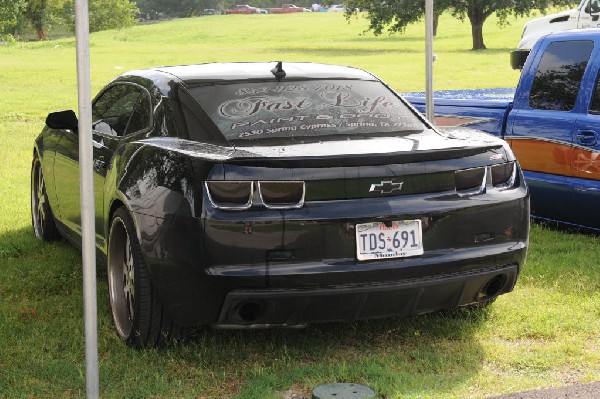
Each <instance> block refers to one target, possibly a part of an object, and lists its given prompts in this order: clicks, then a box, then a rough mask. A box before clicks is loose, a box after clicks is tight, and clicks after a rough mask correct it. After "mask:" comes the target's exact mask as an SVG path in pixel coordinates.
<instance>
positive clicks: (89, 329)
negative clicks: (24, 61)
mask: <svg viewBox="0 0 600 399" xmlns="http://www.w3.org/2000/svg"><path fill="white" fill-rule="evenodd" d="M75 35H76V43H77V87H78V93H79V96H78V98H79V182H80V190H81V197H80V198H81V236H82V237H81V240H82V259H83V305H84V319H85V377H86V396H87V398H90V399H95V398H98V396H99V383H98V381H99V378H98V314H97V302H96V226H95V218H94V213H95V211H94V172H93V170H92V158H93V148H92V96H91V91H92V89H91V77H90V30H89V14H88V0H75Z"/></svg>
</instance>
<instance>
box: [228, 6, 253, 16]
mask: <svg viewBox="0 0 600 399" xmlns="http://www.w3.org/2000/svg"><path fill="white" fill-rule="evenodd" d="M223 14H226V15H227V14H260V9H259V8H256V7H252V6H249V5H248V4H239V5H237V6H235V7H233V8H228V9H226V10H225V11H223Z"/></svg>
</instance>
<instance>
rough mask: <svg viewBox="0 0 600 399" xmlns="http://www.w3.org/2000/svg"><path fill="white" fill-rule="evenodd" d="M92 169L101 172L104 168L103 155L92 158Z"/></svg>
mask: <svg viewBox="0 0 600 399" xmlns="http://www.w3.org/2000/svg"><path fill="white" fill-rule="evenodd" d="M94 169H96V172H103V171H104V169H106V162H104V157H99V158H98V159H94Z"/></svg>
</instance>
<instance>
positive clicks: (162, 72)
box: [31, 62, 529, 347]
mask: <svg viewBox="0 0 600 399" xmlns="http://www.w3.org/2000/svg"><path fill="white" fill-rule="evenodd" d="M92 120H93V122H92V129H93V132H92V136H93V137H92V139H93V168H94V176H93V179H94V184H93V186H94V189H95V198H96V202H95V203H96V207H95V211H96V215H95V219H94V220H95V223H96V237H95V242H96V248H97V252H98V254H99V255H98V262H99V264H100V265H104V264H106V265H107V280H108V288H109V289H108V291H109V293H108V294H109V295H108V296H109V302H110V308H111V311H112V316H113V320H114V324H115V328H116V331H117V333H118V335H119V336H120V338H121V339H122V340H123V341H125V342H126V343H127V344H128V345H132V346H136V347H143V346H152V345H159V344H160V343H163V342H165V340H168V339H169V338H177V337H179V336H180V334H181V332H182V328H183V327H187V326H194V325H210V326H214V327H220V328H261V327H262V328H264V327H272V326H280V327H301V326H304V325H306V324H308V323H317V322H327V321H337V322H339V321H354V320H359V319H369V318H381V317H389V316H393V315H396V316H404V317H406V316H409V315H413V314H421V313H426V312H433V311H436V310H440V309H449V308H454V307H458V306H466V305H471V304H482V305H483V304H487V303H490V302H491V301H493V300H494V299H495V298H496V297H497V296H498V295H501V294H505V293H507V292H510V291H511V290H512V289H513V287H514V285H515V283H516V281H517V278H518V276H519V274H520V272H521V270H522V266H523V262H524V260H525V255H526V253H527V245H528V237H529V193H528V190H527V186H526V185H525V183H524V179H523V176H522V174H521V170H520V168H519V165H518V164H517V162H516V161H515V157H514V155H513V153H512V151H511V150H510V148H509V147H508V145H507V144H506V142H504V141H503V140H500V139H499V138H496V137H492V136H490V135H487V134H485V133H478V134H473V135H470V136H469V135H466V134H465V133H464V132H462V131H461V130H460V129H456V130H455V131H453V132H452V133H444V132H440V131H438V130H437V129H435V128H434V127H433V126H431V124H430V123H429V122H428V121H426V120H425V119H424V118H423V117H422V116H421V115H420V114H419V113H418V112H416V111H415V110H414V109H413V108H412V107H410V106H409V104H408V103H407V102H406V101H405V100H403V99H402V98H401V97H400V96H399V95H398V94H397V93H395V92H394V91H393V90H392V89H390V88H389V87H388V86H386V85H385V84H384V83H383V82H381V81H380V80H379V79H378V78H376V77H375V76H373V75H372V74H370V73H368V72H365V71H362V70H360V69H355V68H350V67H342V66H335V65H323V64H311V63H287V64H286V63H281V62H280V63H277V64H274V63H220V64H204V65H187V66H170V67H159V68H153V69H149V70H141V71H131V72H128V73H125V74H123V75H121V76H119V77H117V78H116V79H115V80H114V81H112V82H110V83H109V84H108V85H107V86H106V87H105V88H104V89H102V90H101V91H100V93H99V94H98V95H97V96H96V98H95V99H94V101H93V102H92ZM79 123H80V122H78V121H77V118H76V117H75V113H74V112H73V111H61V112H56V113H51V114H50V115H48V118H47V119H46V127H45V128H44V129H43V131H42V133H41V134H40V135H39V136H38V137H37V139H36V140H35V144H34V148H33V151H32V154H33V161H32V169H31V211H32V223H33V228H34V231H35V234H36V235H37V237H39V238H41V239H44V240H48V241H50V240H53V239H56V238H58V236H59V235H61V236H63V237H66V238H68V239H69V240H70V241H71V242H73V243H75V244H80V243H81V231H82V229H81V217H80V199H79V198H80V197H79V150H78V149H79V135H78V130H79V129H78V127H79Z"/></svg>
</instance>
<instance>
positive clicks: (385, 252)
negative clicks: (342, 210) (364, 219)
mask: <svg viewBox="0 0 600 399" xmlns="http://www.w3.org/2000/svg"><path fill="white" fill-rule="evenodd" d="M415 255H423V233H422V230H421V221H420V220H400V221H394V222H390V223H387V225H386V224H384V223H380V222H373V223H362V224H357V225H356V257H357V258H358V260H371V259H389V258H404V257H407V256H415Z"/></svg>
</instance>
